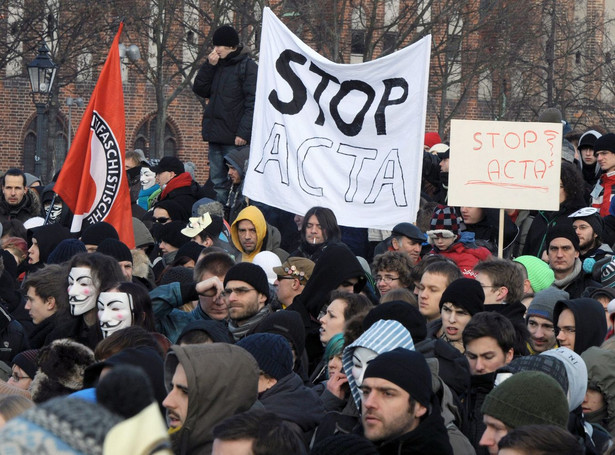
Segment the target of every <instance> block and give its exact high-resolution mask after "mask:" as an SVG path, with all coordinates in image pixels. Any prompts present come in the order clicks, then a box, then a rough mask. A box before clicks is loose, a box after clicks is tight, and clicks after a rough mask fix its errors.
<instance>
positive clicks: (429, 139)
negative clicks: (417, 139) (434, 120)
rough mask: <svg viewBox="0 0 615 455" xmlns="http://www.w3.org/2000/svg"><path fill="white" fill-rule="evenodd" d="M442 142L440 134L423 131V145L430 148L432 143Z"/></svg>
mask: <svg viewBox="0 0 615 455" xmlns="http://www.w3.org/2000/svg"><path fill="white" fill-rule="evenodd" d="M440 142H442V139H440V135H439V134H438V133H436V132H431V133H425V146H426V147H429V148H432V147H433V146H434V145H436V144H439V143H440Z"/></svg>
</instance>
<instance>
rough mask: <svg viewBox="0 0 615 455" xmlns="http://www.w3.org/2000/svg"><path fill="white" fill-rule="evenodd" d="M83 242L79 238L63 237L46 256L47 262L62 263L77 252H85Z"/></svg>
mask: <svg viewBox="0 0 615 455" xmlns="http://www.w3.org/2000/svg"><path fill="white" fill-rule="evenodd" d="M87 251H88V250H86V249H85V244H84V243H83V242H82V241H81V240H79V239H64V240H62V241H61V242H60V243H58V245H57V246H56V247H55V248H54V249H53V251H52V252H51V253H50V254H49V257H48V258H47V264H62V263H63V262H66V261H69V260H70V259H72V257H73V256H75V255H76V254H79V253H87Z"/></svg>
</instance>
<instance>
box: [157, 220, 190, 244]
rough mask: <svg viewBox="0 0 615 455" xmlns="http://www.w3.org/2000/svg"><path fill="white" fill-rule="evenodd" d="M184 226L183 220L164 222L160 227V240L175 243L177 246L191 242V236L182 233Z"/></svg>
mask: <svg viewBox="0 0 615 455" xmlns="http://www.w3.org/2000/svg"><path fill="white" fill-rule="evenodd" d="M184 226H185V223H184V222H183V221H171V222H170V223H167V224H163V225H162V226H161V228H160V240H161V241H163V242H166V243H168V244H169V245H173V246H174V247H175V248H181V247H182V246H183V245H184V244H186V243H188V242H190V237H186V236H185V235H184V234H182V229H183V228H184Z"/></svg>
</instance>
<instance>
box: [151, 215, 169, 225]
mask: <svg viewBox="0 0 615 455" xmlns="http://www.w3.org/2000/svg"><path fill="white" fill-rule="evenodd" d="M152 220H154V223H160V224H164V223H166V222H167V221H171V218H166V217H164V216H161V217H160V218H156V217H154V218H152Z"/></svg>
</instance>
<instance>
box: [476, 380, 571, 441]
mask: <svg viewBox="0 0 615 455" xmlns="http://www.w3.org/2000/svg"><path fill="white" fill-rule="evenodd" d="M481 412H482V413H483V414H484V415H488V416H491V417H493V418H495V419H498V420H501V421H502V422H503V423H504V425H506V426H508V427H509V428H513V429H514V428H517V427H520V426H523V425H557V426H558V427H561V428H564V429H565V428H566V425H567V423H568V400H567V398H566V395H565V394H564V391H563V390H562V387H561V386H560V384H558V383H557V381H556V380H555V379H553V378H552V377H550V376H548V375H546V374H545V373H542V372H540V371H522V372H520V373H517V374H514V375H513V376H512V377H510V378H508V379H506V380H505V381H504V382H503V383H501V384H500V385H499V386H497V387H496V388H495V389H493V390H492V391H491V392H490V393H489V395H487V397H486V398H485V402H484V403H483V406H482V409H481Z"/></svg>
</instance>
